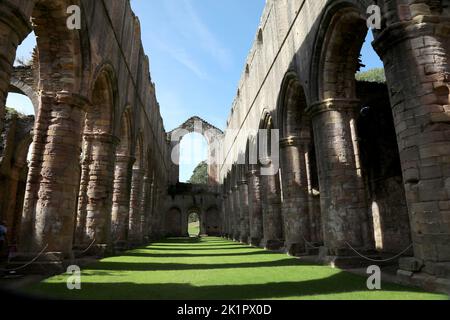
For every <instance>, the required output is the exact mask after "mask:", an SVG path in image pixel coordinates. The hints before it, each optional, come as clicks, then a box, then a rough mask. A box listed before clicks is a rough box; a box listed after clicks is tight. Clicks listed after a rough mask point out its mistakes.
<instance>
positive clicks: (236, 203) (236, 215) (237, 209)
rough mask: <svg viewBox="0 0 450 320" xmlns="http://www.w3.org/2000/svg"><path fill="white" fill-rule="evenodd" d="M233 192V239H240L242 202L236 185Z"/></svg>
mask: <svg viewBox="0 0 450 320" xmlns="http://www.w3.org/2000/svg"><path fill="white" fill-rule="evenodd" d="M232 192H233V240H234V241H239V238H240V234H241V230H240V226H241V204H240V200H239V188H238V186H237V185H235V186H234V187H233V188H232Z"/></svg>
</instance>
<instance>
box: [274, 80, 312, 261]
mask: <svg viewBox="0 0 450 320" xmlns="http://www.w3.org/2000/svg"><path fill="white" fill-rule="evenodd" d="M307 109H308V104H307V99H306V95H305V91H304V89H303V86H302V85H301V83H300V80H299V78H298V76H297V73H296V72H295V71H288V72H287V73H286V75H285V77H284V79H283V82H282V84H281V88H280V93H279V96H278V119H279V123H280V137H281V139H280V167H281V170H280V171H281V185H282V187H281V190H282V198H283V201H282V214H283V220H284V227H285V228H284V230H285V238H286V239H285V240H286V242H285V247H286V250H287V251H288V252H289V253H290V254H292V255H296V254H299V253H304V252H305V251H306V250H307V248H308V247H307V244H306V242H307V241H308V242H315V243H318V242H320V241H319V239H320V238H321V237H320V234H321V230H320V218H321V217H320V200H319V198H318V197H317V196H316V194H315V193H314V192H313V185H312V181H313V178H315V177H316V176H317V172H316V171H315V170H314V169H315V167H316V166H315V163H312V162H311V160H312V161H314V157H311V154H312V153H313V150H314V139H313V137H312V136H313V135H312V124H311V119H310V117H309V114H308V113H307V112H306V111H307ZM317 189H318V188H317Z"/></svg>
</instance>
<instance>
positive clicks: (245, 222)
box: [238, 180, 250, 243]
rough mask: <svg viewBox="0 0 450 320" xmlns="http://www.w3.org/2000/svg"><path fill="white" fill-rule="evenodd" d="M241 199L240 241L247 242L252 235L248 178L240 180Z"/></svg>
mask: <svg viewBox="0 0 450 320" xmlns="http://www.w3.org/2000/svg"><path fill="white" fill-rule="evenodd" d="M238 188H239V201H240V207H241V210H240V213H241V223H240V235H239V236H240V237H239V241H240V242H244V243H247V242H248V239H249V236H250V226H249V223H250V222H249V198H248V184H247V180H242V181H239V183H238Z"/></svg>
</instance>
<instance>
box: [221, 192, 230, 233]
mask: <svg viewBox="0 0 450 320" xmlns="http://www.w3.org/2000/svg"><path fill="white" fill-rule="evenodd" d="M222 199H223V200H222V236H223V237H225V238H226V237H227V234H228V213H229V210H228V194H225V193H224V194H223V196H222Z"/></svg>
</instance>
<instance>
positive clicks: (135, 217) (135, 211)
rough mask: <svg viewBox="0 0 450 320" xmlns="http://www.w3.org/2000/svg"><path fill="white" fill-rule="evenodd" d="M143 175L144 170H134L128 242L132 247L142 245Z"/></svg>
mask: <svg viewBox="0 0 450 320" xmlns="http://www.w3.org/2000/svg"><path fill="white" fill-rule="evenodd" d="M142 175H143V171H142V170H140V169H133V175H132V179H131V193H130V216H129V217H130V218H129V226H128V227H129V229H128V241H129V242H130V243H131V244H132V245H139V244H141V243H142V232H141V230H140V226H141V216H142V211H141V198H142Z"/></svg>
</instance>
